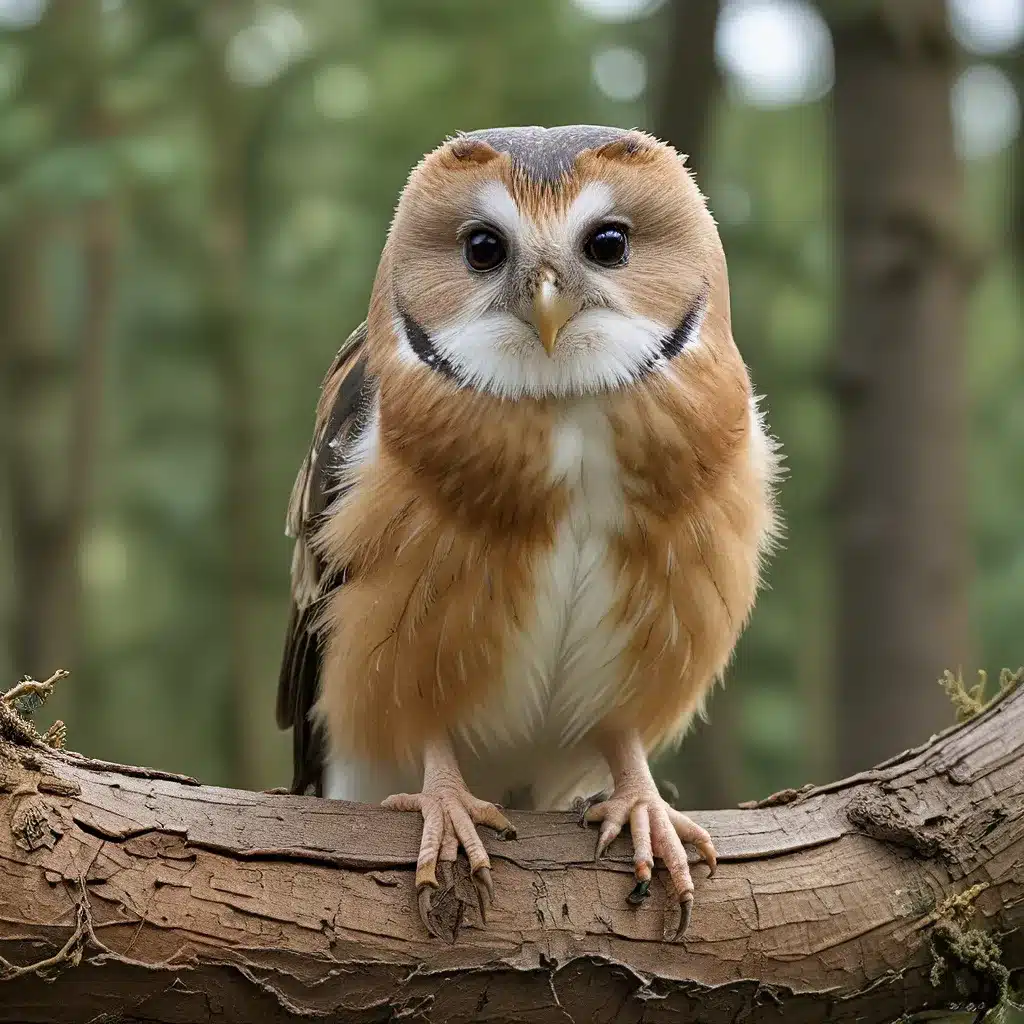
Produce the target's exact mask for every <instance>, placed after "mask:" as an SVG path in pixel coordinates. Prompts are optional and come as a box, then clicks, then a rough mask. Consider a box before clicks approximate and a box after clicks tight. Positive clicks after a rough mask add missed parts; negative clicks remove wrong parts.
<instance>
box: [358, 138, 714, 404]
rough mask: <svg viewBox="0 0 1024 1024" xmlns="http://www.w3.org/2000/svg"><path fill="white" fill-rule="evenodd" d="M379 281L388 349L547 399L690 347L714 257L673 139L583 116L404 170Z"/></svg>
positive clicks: (457, 143) (461, 144)
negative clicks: (593, 122) (583, 121)
mask: <svg viewBox="0 0 1024 1024" xmlns="http://www.w3.org/2000/svg"><path fill="white" fill-rule="evenodd" d="M376 287H377V292H378V294H377V296H376V299H377V302H378V303H379V304H382V305H383V307H384V313H385V314H386V315H387V316H388V317H389V318H390V321H391V328H392V329H391V330H390V331H388V332H387V333H388V334H389V336H391V337H392V338H393V341H394V344H395V345H396V346H397V347H396V350H395V353H394V354H395V356H396V357H397V358H399V359H401V360H403V361H407V362H409V363H415V364H419V365H421V366H423V367H425V368H428V369H429V370H431V371H433V372H434V373H438V374H442V375H444V376H446V377H448V378H450V379H451V380H453V381H454V382H456V383H457V384H458V385H459V386H461V387H466V388H472V389H476V390H479V391H482V392H487V393H490V394H493V395H496V396H499V397H502V398H520V397H524V396H529V397H535V398H545V397H557V396H566V395H581V394H588V393H594V392H599V391H607V390H611V389H615V388H620V387H623V386H625V385H628V384H629V383H631V382H633V381H635V380H637V379H638V378H639V377H641V376H643V375H645V374H648V373H651V372H653V371H656V369H657V367H658V366H659V364H666V363H667V362H669V361H670V360H672V359H673V358H674V357H676V356H678V355H679V354H680V353H681V352H682V350H683V349H685V348H686V347H688V346H697V345H699V344H700V343H701V328H702V324H703V321H704V318H705V314H706V312H707V308H708V304H709V301H712V299H713V297H712V295H711V292H712V291H713V290H714V289H715V288H718V289H719V290H721V289H722V288H724V259H723V257H722V253H721V246H720V243H719V239H718V234H717V231H716V229H715V225H714V222H713V220H712V218H711V215H710V213H709V212H708V210H707V207H706V205H705V202H704V198H703V196H702V195H701V193H700V191H699V189H698V188H697V186H696V184H695V183H694V181H693V180H692V178H691V176H690V174H689V172H688V171H687V169H686V167H685V165H684V163H683V159H682V158H681V157H680V155H679V154H678V153H677V152H676V151H675V150H674V149H673V148H672V147H671V146H668V145H666V144H664V143H662V142H659V141H658V140H656V139H654V138H652V137H651V136H650V135H647V134H645V133H643V132H640V131H625V130H622V129H618V128H607V127H597V126H590V125H573V126H566V127H558V128H536V127H523V128H496V129H488V130H484V131H475V132H469V133H466V134H461V135H458V136H456V137H455V138H452V139H449V140H448V141H446V142H445V143H444V144H443V145H441V146H440V147H438V148H437V149H436V150H434V151H433V152H431V153H429V154H428V155H427V156H426V157H425V158H424V159H423V160H422V161H421V162H420V163H419V165H418V166H417V167H416V168H415V169H414V170H413V171H412V174H411V175H410V177H409V180H408V183H407V185H406V187H405V189H404V191H403V193H402V196H401V198H400V200H399V203H398V207H397V210H396V213H395V217H394V220H393V222H392V226H391V231H390V234H389V239H388V244H387V247H386V249H385V258H384V259H383V260H382V264H381V272H380V273H379V274H378V280H377V286H376ZM725 303H726V307H727V297H726V298H725ZM719 304H720V303H719ZM724 315H725V316H726V317H727V316H728V312H727V308H726V310H725V312H724Z"/></svg>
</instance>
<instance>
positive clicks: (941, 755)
mask: <svg viewBox="0 0 1024 1024" xmlns="http://www.w3.org/2000/svg"><path fill="white" fill-rule="evenodd" d="M2 723H3V717H2V716H0V726H2ZM7 731H8V734H9V735H14V731H13V730H11V729H10V728H8V730H7ZM1022 737H1024V685H1018V686H1017V687H1016V689H1013V688H1007V690H1006V691H1005V692H1004V695H1003V696H1002V698H1001V699H999V700H997V701H996V702H994V703H993V704H991V705H990V706H989V707H988V708H986V709H985V710H984V711H983V712H982V713H981V714H979V715H976V716H975V717H974V718H973V719H971V720H970V721H969V722H967V723H966V724H964V725H962V726H958V727H955V728H953V729H950V730H947V732H946V733H944V734H943V735H942V736H940V737H938V738H936V739H935V740H933V741H931V742H930V743H928V744H926V745H925V746H923V747H921V748H919V749H917V750H913V751H908V752H907V753H905V754H902V755H900V756H899V757H898V758H894V759H893V760H891V761H890V762H888V763H887V764H883V765H880V766H879V767H877V768H875V769H874V770H872V771H869V772H866V773H863V774H861V775H859V776H854V777H853V778H849V779H846V780H844V781H842V782H837V783H833V784H831V785H829V786H824V787H821V788H819V789H805V790H803V791H800V792H792V791H791V792H787V793H784V794H777V795H776V796H775V797H773V798H770V799H769V800H767V801H763V802H762V803H761V804H759V805H756V806H754V807H751V808H748V809H742V810H734V811H719V812H711V813H706V814H702V815H700V816H699V817H700V820H701V822H702V823H703V824H704V825H705V826H706V827H707V828H708V829H709V830H710V831H711V833H712V835H713V836H714V838H715V842H716V844H717V847H718V851H719V856H720V858H721V860H720V864H719V869H718V872H717V874H716V876H715V878H714V879H711V880H709V879H708V878H707V872H706V870H705V869H703V868H702V867H697V868H696V869H695V875H696V881H697V892H696V909H695V911H694V917H693V922H692V924H691V925H690V930H689V932H688V933H687V936H686V939H685V941H684V942H682V943H680V944H677V945H670V944H668V943H666V942H664V941H663V940H662V926H663V920H664V918H663V913H664V909H665V897H664V888H663V884H662V880H661V873H660V872H659V880H658V881H656V883H655V885H654V886H652V890H651V891H652V893H653V894H654V895H653V898H652V899H651V900H649V901H648V903H647V904H646V905H644V906H643V907H641V908H635V907H631V906H629V905H628V904H627V902H626V894H627V893H628V892H629V891H630V889H631V887H632V884H631V881H632V872H631V863H630V849H629V846H628V839H626V838H619V839H617V840H616V841H615V843H614V844H613V846H612V848H611V850H610V853H609V855H608V856H607V857H606V858H605V859H604V860H603V861H601V862H600V863H597V864H595V863H594V861H593V850H594V841H595V834H594V832H593V830H590V831H586V830H584V829H581V828H580V827H579V825H578V823H577V820H576V818H575V816H574V815H571V814H526V813H519V814H515V813H514V814H513V817H514V820H515V822H516V825H517V827H518V829H519V839H517V840H513V841H507V842H501V841H499V840H495V839H493V838H491V836H490V835H488V836H487V837H486V838H485V842H486V844H487V846H488V849H489V852H490V856H491V858H492V863H493V876H494V882H495V887H496V891H497V899H496V903H495V905H494V907H493V908H492V910H491V913H490V915H489V920H488V923H487V925H486V926H485V927H481V926H480V923H479V920H478V917H477V912H476V910H475V907H472V908H470V909H467V904H469V903H475V901H474V897H473V888H472V886H471V885H467V879H466V877H465V868H464V866H463V862H462V861H461V860H460V862H459V868H458V869H457V873H456V879H455V881H454V883H453V884H452V885H451V886H450V887H449V888H447V889H446V890H445V891H444V893H443V895H442V896H441V898H440V900H439V907H440V912H439V920H440V922H441V924H442V926H445V927H448V928H449V929H450V930H453V931H457V932H458V934H457V936H456V941H455V943H454V944H453V945H449V944H445V943H443V942H440V941H437V940H431V939H429V938H428V937H427V934H426V932H425V930H424V929H423V926H422V925H421V924H420V921H419V918H418V916H417V914H416V911H415V894H414V872H415V863H416V854H417V847H418V839H419V833H420V824H421V823H420V820H419V818H418V816H416V815H412V814H400V813H394V812H387V811H384V810H382V809H380V808H374V807H368V806H363V805H358V804H350V803H344V802H340V801H327V800H320V799H317V798H314V797H289V796H283V795H269V794H257V793H244V792H239V791H233V790H225V789H214V788H206V787H201V786H199V785H198V784H197V783H196V782H194V780H189V779H184V778H182V777H180V776H179V777H175V776H170V775H166V774H162V773H159V772H154V771H147V770H144V769H138V768H124V767H119V766H117V765H110V764H107V763H105V762H95V761H90V760H88V759H85V758H82V757H80V756H79V755H73V754H64V753H60V752H56V751H52V750H48V749H45V748H42V746H41V744H39V743H37V744H36V745H35V746H34V747H28V746H25V745H24V744H23V745H22V746H20V747H18V746H15V744H14V743H12V742H10V741H8V742H6V743H5V744H2V745H0V864H2V866H3V870H2V871H0V905H2V906H3V908H4V910H3V914H2V915H0V1021H2V1022H15V1021H17V1022H19V1024H30V1022H39V1024H42V1022H46V1024H59V1022H65V1021H68V1022H70V1021H86V1020H113V1019H116V1020H118V1021H122V1022H126V1024H127V1022H142V1021H145V1022H147V1024H154V1022H165V1021H166V1022H171V1021H173V1022H181V1021H189V1022H192V1024H199V1022H207V1021H211V1022H212V1021H221V1020H231V1021H233V1022H238V1024H241V1022H247V1021H252V1022H257V1021H259V1022H261V1024H269V1022H285V1021H299V1020H309V1019H329V1020H332V1021H344V1022H351V1024H356V1022H361V1021H366V1022H370V1021H389V1020H400V1019H410V1020H412V1019H415V1020H420V1021H424V1022H439V1024H440V1022H445V1024H460V1022H467V1024H468V1022H471V1021H490V1022H495V1024H499V1022H515V1021H524V1022H525V1021H530V1022H551V1024H555V1022H564V1021H572V1020H577V1021H579V1020H593V1021H601V1022H640V1021H643V1022H647V1024H655V1022H659V1021H666V1022H669V1021H671V1022H674V1024H685V1022H697V1021H700V1022H702V1024H717V1022H719V1021H721V1022H723V1024H724V1022H726V1021H728V1022H733V1021H736V1020H744V1021H747V1022H750V1024H758V1022H762V1021H764V1022H768V1021H771V1022H774V1021H779V1020H782V1019H784V1020H786V1021H787V1022H788V1024H799V1022H801V1021H808V1022H810V1021H813V1022H818V1021H822V1020H829V1021H831V1022H838V1024H841V1022H847V1021H848V1022H851V1024H852V1022H854V1021H857V1022H860V1024H873V1022H878V1024H882V1022H890V1021H893V1020H896V1019H897V1018H900V1019H904V1018H905V1016H909V1015H910V1014H913V1013H917V1012H922V1011H926V1010H940V1009H950V1008H952V1007H957V1008H959V1009H966V1008H968V1007H970V1008H972V1009H973V1011H977V1010H978V1009H980V1008H983V1007H985V1006H991V1005H993V1004H994V1003H995V1002H997V1001H998V999H999V998H1000V995H1002V994H1004V993H1005V990H1006V985H1007V982H1008V981H1009V980H1011V975H1012V974H1013V972H1020V971H1021V970H1022V969H1024V742H1022ZM482 831H486V830H482ZM467 889H468V895H467ZM463 911H465V917H464V919H463V926H462V928H461V930H458V927H457V924H458V920H459V919H460V917H461V915H462V913H463ZM1000 947H1001V948H1000Z"/></svg>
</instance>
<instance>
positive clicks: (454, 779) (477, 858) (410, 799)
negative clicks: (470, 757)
mask: <svg viewBox="0 0 1024 1024" xmlns="http://www.w3.org/2000/svg"><path fill="white" fill-rule="evenodd" d="M383 806H384V807H386V808H387V809H389V810H392V811H419V812H420V814H422V815H423V837H422V839H421V840H420V852H419V857H418V858H417V861H416V893H417V903H418V904H419V911H420V919H421V920H422V921H423V925H424V927H425V928H426V929H427V931H428V932H429V933H430V934H431V935H432V936H434V938H444V936H443V935H442V934H441V932H440V931H439V930H438V928H437V926H436V924H435V922H434V920H433V915H432V914H431V909H432V906H431V898H432V896H433V894H434V893H435V892H436V891H437V889H438V881H437V868H438V861H440V862H441V863H442V866H443V867H444V868H447V867H448V865H450V864H451V865H453V864H454V863H455V860H456V858H457V856H458V852H459V847H460V846H461V847H462V848H463V850H465V851H466V858H467V859H468V860H469V870H470V874H471V877H472V879H473V885H474V886H475V888H476V897H477V906H478V907H479V909H480V919H481V920H482V921H483V922H484V923H485V924H486V922H487V907H488V905H489V904H490V903H493V902H494V883H493V881H492V880H491V861H490V858H489V857H488V856H487V851H486V850H485V849H484V844H483V843H482V842H481V840H480V836H479V835H478V834H477V830H476V826H477V825H487V826H488V827H489V828H493V829H495V830H496V831H497V832H499V833H500V834H501V838H502V839H515V838H516V830H515V827H514V826H513V825H512V823H511V822H510V821H509V820H508V818H506V817H505V815H504V814H502V813H501V811H500V810H499V809H498V808H497V807H496V806H495V805H494V804H491V803H487V801H485V800H478V799H477V798H476V797H475V796H473V794H472V793H470V792H469V790H468V789H467V788H466V784H465V782H463V781H462V777H461V776H460V775H458V774H457V773H456V774H455V775H454V776H453V775H451V774H450V773H448V772H444V773H437V774H436V775H431V774H430V773H428V775H427V776H426V777H425V778H424V785H423V791H422V792H421V793H399V794H397V795H396V796H389V797H388V798H387V799H386V800H385V801H384V803H383ZM444 873H445V874H446V875H447V874H449V872H448V871H445V872H444ZM453 938H454V936H453Z"/></svg>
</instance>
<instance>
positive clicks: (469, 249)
mask: <svg viewBox="0 0 1024 1024" xmlns="http://www.w3.org/2000/svg"><path fill="white" fill-rule="evenodd" d="M462 251H463V254H464V255H465V257H466V262H467V263H468V264H469V266H470V269H471V270H475V271H477V272H478V273H481V274H483V273H486V272H487V271H488V270H496V269H497V268H498V267H500V266H501V265H502V263H504V262H505V243H504V242H503V241H502V240H501V239H500V238H499V237H498V236H497V235H496V234H495V233H494V232H493V231H487V230H486V229H483V228H479V229H477V230H476V231H473V232H471V233H470V234H469V235H467V236H466V241H465V242H464V243H463V247H462Z"/></svg>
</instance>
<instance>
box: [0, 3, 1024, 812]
mask: <svg viewBox="0 0 1024 1024" xmlns="http://www.w3.org/2000/svg"><path fill="white" fill-rule="evenodd" d="M0 33H2V35H0V168H2V170H0V268H2V269H0V361H2V367H3V371H2V373H3V376H2V387H3V398H2V408H0V415H2V417H3V423H2V429H0V448H2V453H3V462H2V467H3V468H2V475H0V489H2V490H0V510H2V511H0V517H2V518H0V540H2V544H0V624H2V630H0V673H2V676H0V678H2V679H5V680H8V681H10V682H13V681H14V680H15V679H16V678H18V677H20V676H21V675H23V674H26V673H29V674H32V675H34V676H36V677H37V678H43V677H45V676H46V675H48V674H49V673H50V672H51V671H52V670H53V669H55V668H57V667H68V668H70V669H72V670H73V675H72V676H71V678H70V679H69V680H68V681H67V682H66V683H65V684H63V686H64V692H63V694H62V695H61V696H60V697H59V699H57V700H56V701H55V702H54V703H56V704H57V705H58V707H57V708H56V711H57V713H58V714H59V715H60V716H61V717H64V718H65V719H66V720H67V722H68V725H69V744H70V745H71V746H72V747H74V748H75V749H77V750H82V751H85V752H88V753H91V754H94V755H96V756H102V757H105V758H110V759H114V760H121V761H127V762H135V763H145V764H150V765H156V766H160V767H164V768H168V769H175V770H178V771H183V772H187V773H191V774H194V775H196V776H199V777H201V778H202V779H203V780H204V781H207V782H211V783H220V784H231V785H238V786H245V787H268V786H274V785H282V784H286V783H287V781H288V778H289V774H290V742H289V739H288V737H287V736H285V735H284V734H281V733H279V732H278V731H277V730H276V728H275V725H274V719H273V706H274V690H275V686H276V679H277V671H278V659H279V656H280V649H281V643H282V637H283V630H284V627H285V622H286V615H287V607H288V566H289V559H290V551H291V543H290V541H288V540H287V539H286V538H285V537H284V534H283V519H284V509H285V505H286V502H287V498H288V493H289V489H290V487H291V483H292V480H293V477H294V473H295V471H296V469H297V466H298V463H299V460H300V459H301V457H302V456H303V454H304V452H305V448H306V444H307V442H308V438H309V435H310V429H311V425H312V415H313V408H314V403H315V401H316V397H317V392H318V387H319V384H320V380H321V377H322V374H323V373H324V371H325V369H326V367H327V365H328V362H329V361H330V359H331V357H332V356H333V354H334V352H335V350H336V348H337V347H338V345H339V344H340V342H341V341H342V340H343V339H344V337H345V336H346V335H347V334H348V333H349V331H350V330H352V328H354V327H355V326H356V325H357V324H358V323H359V321H360V320H361V319H362V318H363V316H364V313H365V308H366V303H367V298H368V295H369V290H370V285H371V282H372V278H373V274H374V271H375V267H376V261H377V257H378V254H379V252H380V249H381V246H382V244H383V241H384V236H385V232H386V230H387V227H388V223H389V219H390V216H391V213H392V210H393V206H394V203H395V200H396V197H397V194H398V192H399V190H400V188H401V187H402V184H403V183H404V180H405V178H406V175H407V174H408V171H409V169H410V168H411V166H412V165H413V164H414V163H415V162H416V161H417V160H418V159H419V157H420V156H421V155H422V154H423V153H424V152H425V151H427V150H429V149H431V148H433V147H434V146H435V145H437V144H438V142H440V141H441V140H442V139H443V138H444V137H445V136H447V135H449V134H451V133H453V132H455V131H457V130H460V129H472V128H479V127H486V126H494V125H506V124H547V125H551V124H561V123H573V122H591V123H593V122H597V123H609V124H616V125H622V126H626V127H629V126H634V125H638V126H641V127H644V128H647V129H649V130H651V131H653V132H654V133H656V134H658V135H659V136H661V137H663V138H667V139H668V140H670V141H671V142H673V143H674V144H675V145H676V146H677V147H678V148H679V149H680V150H682V151H683V152H686V153H688V154H690V157H691V163H692V165H693V166H694V168H695V170H696V173H697V176H698V180H699V182H700V184H701V186H702V188H703V189H704V191H705V193H706V194H707V195H708V197H709V202H710V205H711V208H712V211H713V213H714V214H715V216H716V218H717V220H718V223H719V225H720V229H721V232H722V236H723V240H724V244H725V248H726V252H727V255H728V258H729V266H730V273H731V281H732V299H733V316H734V329H735V335H736V339H737V342H738V344H739V346H740V348H741V350H742V351H743V353H744V355H745V358H746V359H747V361H748V363H749V365H750V366H751V369H752V373H753V376H754V379H755V383H756V386H757V389H758V390H759V391H760V392H761V393H762V394H764V395H765V396H766V405H767V408H768V410H769V418H770V422H771V425H772V427H773V429H774V431H775V433H776V434H777V435H778V437H779V438H780V439H781V441H782V443H783V445H784V449H785V452H786V456H787V460H788V469H789V477H788V479H787V480H786V482H785V483H784V486H783V488H782V504H783V507H784V511H785V516H786V520H787V523H788V540H787V542H786V546H785V548H784V549H783V550H782V551H781V552H780V553H779V554H778V555H777V556H776V558H775V559H774V561H773V563H772V565H771V569H770V574H769V583H770V589H769V590H768V591H766V592H765V593H764V594H763V596H762V598H761V601H760V604H759V606H758V608H757V610H756V612H755V615H754V620H753V624H752V626H751V627H750V629H749V631H748V633H747V634H746V636H745V637H744V639H743V641H742V644H741V647H740V650H739V652H738V656H737V659H736V662H735V664H734V666H733V668H732V670H731V671H730V673H729V678H728V684H727V686H726V688H725V689H724V690H722V691H719V692H717V693H716V695H715V697H714V698H713V700H712V701H711V705H710V714H711V721H710V724H708V725H701V726H700V727H699V728H698V730H697V731H696V733H695V734H694V736H693V737H692V740H691V741H690V742H688V743H687V744H685V745H684V748H683V750H682V751H681V752H680V753H679V754H678V755H676V756H674V757H673V758H671V759H668V760H667V761H666V763H665V764H664V765H663V772H664V773H665V774H666V775H668V776H670V777H671V778H672V779H674V781H675V782H676V783H677V784H678V786H679V788H680V790H681V792H682V796H683V799H684V800H685V801H686V802H687V803H688V804H689V805H690V806H702V805H710V804H719V805H720V804H726V803H734V802H735V801H737V800H739V799H743V798H753V797H760V796H764V795H766V794H768V793H770V792H772V791H773V790H776V789H779V788H781V787H783V786H791V785H800V784H802V783H804V782H807V781H813V780H817V781H825V780H826V779H827V778H828V777H830V776H834V775H835V774H836V773H838V772H840V771H843V772H846V771H851V770H854V769H857V768H863V767H867V766H869V765H870V764H871V763H873V762H875V761H877V760H879V759H881V758H883V757H886V756H888V755H891V754H893V753H896V752H898V751H899V750H901V749H903V747H905V746H907V745H912V744H914V743H917V742H920V741H923V740H925V739H927V737H928V735H929V734H930V732H931V731H933V730H937V729H939V728H942V727H944V726H945V725H947V724H949V723H950V722H951V721H952V718H953V711H952V708H951V706H950V705H949V703H948V701H947V699H946V698H945V696H944V695H943V693H942V690H941V688H940V686H939V685H938V683H937V680H938V678H939V676H940V674H941V673H942V670H943V669H944V668H947V667H949V668H953V669H956V668H957V667H958V666H962V667H963V670H964V672H965V674H966V675H969V676H972V677H973V674H974V673H975V672H976V670H977V669H978V668H985V669H988V670H989V672H990V673H991V674H992V675H993V676H994V674H995V673H996V672H998V670H999V669H1000V668H1001V667H1002V666H1004V665H1006V666H1010V667H1016V666H1017V665H1018V664H1019V663H1020V662H1021V660H1024V630H1022V626H1024V511H1022V510H1024V472H1021V466H1022V465H1024V344H1022V325H1024V320H1022V317H1024V309H1022V302H1021V295H1022V288H1021V281H1022V275H1024V174H1022V169H1021V167H1022V165H1021V161H1020V153H1021V146H1022V145H1024V143H1022V141H1021V136H1020V130H1019V129H1020V109H1021V96H1022V89H1024V48H1022V40H1024V0H956V2H950V3H948V4H947V3H946V2H945V0H888V2H887V0H821V2H820V3H818V4H815V3H811V2H809V0H721V2H714V0H660V2H659V0H514V2H507V3H480V2H476V0H291V2H280V3H261V2H254V0H49V2H46V0H0Z"/></svg>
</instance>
